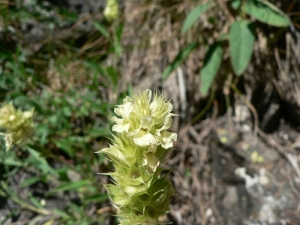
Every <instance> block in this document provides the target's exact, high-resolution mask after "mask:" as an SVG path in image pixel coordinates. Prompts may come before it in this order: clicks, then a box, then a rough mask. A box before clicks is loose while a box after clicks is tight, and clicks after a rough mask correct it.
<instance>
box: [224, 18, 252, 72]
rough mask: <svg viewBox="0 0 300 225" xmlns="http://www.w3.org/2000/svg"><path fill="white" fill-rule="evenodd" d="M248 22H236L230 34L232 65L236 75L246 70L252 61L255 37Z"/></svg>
mask: <svg viewBox="0 0 300 225" xmlns="http://www.w3.org/2000/svg"><path fill="white" fill-rule="evenodd" d="M251 25H252V24H250V23H249V22H248V21H245V20H240V21H235V22H234V23H233V24H232V25H231V27H230V32H229V49H230V55H231V64H232V67H233V70H234V72H235V74H236V75H238V76H240V75H241V74H242V73H244V71H245V70H246V68H247V66H248V64H249V61H250V59H251V55H252V51H253V47H254V41H255V37H254V34H253V31H252V30H253V29H252V28H251Z"/></svg>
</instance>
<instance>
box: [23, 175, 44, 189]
mask: <svg viewBox="0 0 300 225" xmlns="http://www.w3.org/2000/svg"><path fill="white" fill-rule="evenodd" d="M40 180H41V178H40V177H30V178H28V179H26V180H24V181H23V182H22V183H21V187H27V186H29V185H32V184H35V183H36V182H38V181H40Z"/></svg>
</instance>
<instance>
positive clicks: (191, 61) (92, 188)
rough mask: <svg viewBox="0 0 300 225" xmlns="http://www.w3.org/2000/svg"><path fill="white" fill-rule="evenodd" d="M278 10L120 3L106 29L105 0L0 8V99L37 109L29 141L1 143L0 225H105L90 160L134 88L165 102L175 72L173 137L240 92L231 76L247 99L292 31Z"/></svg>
mask: <svg viewBox="0 0 300 225" xmlns="http://www.w3.org/2000/svg"><path fill="white" fill-rule="evenodd" d="M212 2H213V3H212ZM277 3H278V2H277ZM277 3H274V4H272V3H270V2H267V3H265V2H263V1H259V0H249V1H243V0H241V1H240V0H231V1H204V0H199V1H191V0H185V1H176V0H172V1H160V0H155V1H148V0H143V1H139V2H138V1H128V2H126V3H125V2H124V1H119V3H118V4H119V10H120V13H119V14H118V13H117V14H116V15H117V16H116V17H115V16H110V17H107V18H108V19H106V18H105V16H104V14H103V12H104V9H105V6H106V2H105V1H84V3H82V2H81V1H76V0H73V1H72V0H69V1H67V0H62V1H60V0H49V1H40V0H2V1H1V2H0V98H1V102H10V101H13V104H14V105H15V106H16V107H17V108H19V109H23V110H29V109H30V108H32V107H33V108H34V109H35V119H34V126H35V134H34V135H33V136H32V138H31V140H29V141H27V142H26V143H23V144H21V145H18V146H14V148H13V149H12V150H11V151H9V152H6V151H5V147H4V142H3V141H2V145H1V151H0V159H1V161H0V223H1V224H10V223H13V222H18V221H23V222H24V221H25V222H24V223H22V224H30V225H34V224H45V225H51V224H68V225H72V224H114V223H115V219H114V217H111V216H109V215H111V214H114V213H115V212H114V210H113V209H112V208H111V207H110V203H109V201H108V197H107V195H106V192H105V190H104V188H103V186H102V184H103V183H108V182H110V181H109V179H108V178H107V177H106V176H99V175H97V173H98V172H104V171H110V170H111V167H110V164H109V162H108V161H107V160H105V159H104V158H103V156H102V155H101V154H94V152H95V151H99V150H100V149H101V148H103V147H104V146H107V145H108V141H107V138H110V137H111V133H110V131H109V130H110V127H111V122H110V118H111V116H112V115H113V108H114V105H116V104H118V103H119V102H120V101H121V100H122V99H123V97H124V96H126V95H131V94H132V92H133V91H135V90H138V89H144V88H156V89H159V90H166V92H168V88H165V87H166V86H165V85H166V84H167V86H169V87H171V89H172V84H170V83H168V82H170V79H171V80H172V74H174V73H175V71H176V72H177V73H179V72H180V70H181V69H182V68H183V69H184V70H185V72H186V74H187V75H186V78H185V79H186V80H187V81H186V84H187V88H186V92H187V99H189V102H188V104H189V106H190V108H187V105H186V104H183V103H182V102H181V100H178V98H177V97H174V96H172V94H169V96H170V97H171V98H172V100H173V101H174V108H175V113H177V114H179V115H181V116H182V117H181V118H180V120H179V119H178V120H177V123H176V124H175V127H174V130H176V131H178V130H180V127H181V126H183V125H184V124H186V123H187V122H188V121H193V123H196V122H198V121H199V120H200V119H201V117H202V116H203V115H204V114H205V113H207V111H208V109H209V108H210V106H211V104H212V102H213V99H214V96H215V95H214V93H215V92H218V91H220V92H221V93H223V92H224V93H225V95H226V93H227V94H228V89H231V88H232V90H234V91H235V93H239V92H238V91H236V89H235V86H231V85H232V84H234V85H235V84H238V83H239V80H238V79H239V76H240V75H244V74H246V75H245V77H244V78H243V79H244V81H245V83H248V84H249V87H250V88H253V90H255V87H254V86H255V85H257V84H258V83H259V82H260V81H261V80H264V79H269V75H268V74H271V73H273V72H274V71H272V70H271V69H270V66H271V67H272V65H274V64H273V62H274V56H273V50H272V49H273V47H274V45H275V44H276V43H277V42H278V41H279V40H280V38H281V37H282V34H284V32H286V31H287V30H288V29H289V26H290V27H293V29H295V27H294V25H298V23H297V22H298V20H299V15H296V16H291V17H289V16H288V15H287V14H286V12H285V11H282V10H280V9H279V8H280V7H281V8H287V9H288V10H292V8H291V7H290V8H288V7H286V6H285V4H277ZM247 4H248V5H247ZM276 4H277V5H278V7H277V6H276ZM289 6H290V5H289ZM251 7H252V8H251ZM255 7H256V8H255ZM259 7H260V8H259ZM251 10H254V11H251ZM257 10H258V11H257ZM264 10H265V11H264ZM253 12H254V13H253ZM255 12H259V13H260V14H257V13H255ZM265 14H268V15H272V16H273V17H274V18H275V19H273V20H269V19H270V18H267V19H264V15H265ZM276 19H277V21H279V22H278V23H280V24H279V25H278V24H277V25H278V27H274V24H272V23H276ZM249 25H251V29H250V26H249ZM275 26H276V24H275ZM296 28H297V26H296ZM239 35H240V36H239ZM235 38H236V39H235ZM234 44H238V45H237V46H236V45H234ZM243 46H246V48H243ZM241 48H242V51H240V50H241ZM239 51H240V52H239ZM230 60H231V61H230ZM241 60H242V61H241ZM265 65H267V66H266V68H264V69H262V70H261V73H264V72H265V71H267V72H266V75H265V77H262V78H257V76H259V74H257V75H256V74H255V73H254V72H253V71H258V70H259V69H258V68H261V67H264V66H265ZM234 74H235V75H237V76H236V77H234V78H233V75H234ZM249 74H250V75H249ZM249 77H250V78H249ZM234 79H236V80H234ZM166 80H168V82H166ZM257 80H260V81H257ZM256 81H257V82H258V83H257V82H256ZM231 82H232V83H231ZM226 90H227V91H226ZM243 90H244V88H242V92H243ZM210 91H211V92H210ZM209 93H211V95H210V96H212V97H211V98H207V97H206V95H208V94H209ZM203 99H204V101H203ZM227 100H228V101H227ZM226 104H227V108H229V107H230V104H231V103H230V99H229V98H227V99H226ZM205 105H206V106H208V107H204V106H205ZM225 108H226V107H225ZM206 115H209V114H206ZM179 138H180V137H179ZM108 218H109V219H108Z"/></svg>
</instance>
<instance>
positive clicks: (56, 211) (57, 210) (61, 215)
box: [53, 208, 70, 219]
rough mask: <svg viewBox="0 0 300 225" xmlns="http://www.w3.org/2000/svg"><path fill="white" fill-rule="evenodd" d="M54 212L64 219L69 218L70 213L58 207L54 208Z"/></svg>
mask: <svg viewBox="0 0 300 225" xmlns="http://www.w3.org/2000/svg"><path fill="white" fill-rule="evenodd" d="M53 211H54V213H55V214H56V215H58V216H60V217H62V218H64V219H69V218H70V215H68V214H67V213H65V212H64V211H62V210H60V209H58V208H54V210H53Z"/></svg>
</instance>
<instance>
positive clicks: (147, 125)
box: [140, 116, 153, 130]
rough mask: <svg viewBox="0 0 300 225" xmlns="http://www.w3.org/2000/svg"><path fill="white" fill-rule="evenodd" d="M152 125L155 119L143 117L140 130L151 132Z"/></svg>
mask: <svg viewBox="0 0 300 225" xmlns="http://www.w3.org/2000/svg"><path fill="white" fill-rule="evenodd" d="M152 124H153V119H152V117H151V116H143V118H142V121H141V125H140V126H141V127H140V128H143V129H146V130H150V129H151V127H152Z"/></svg>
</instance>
